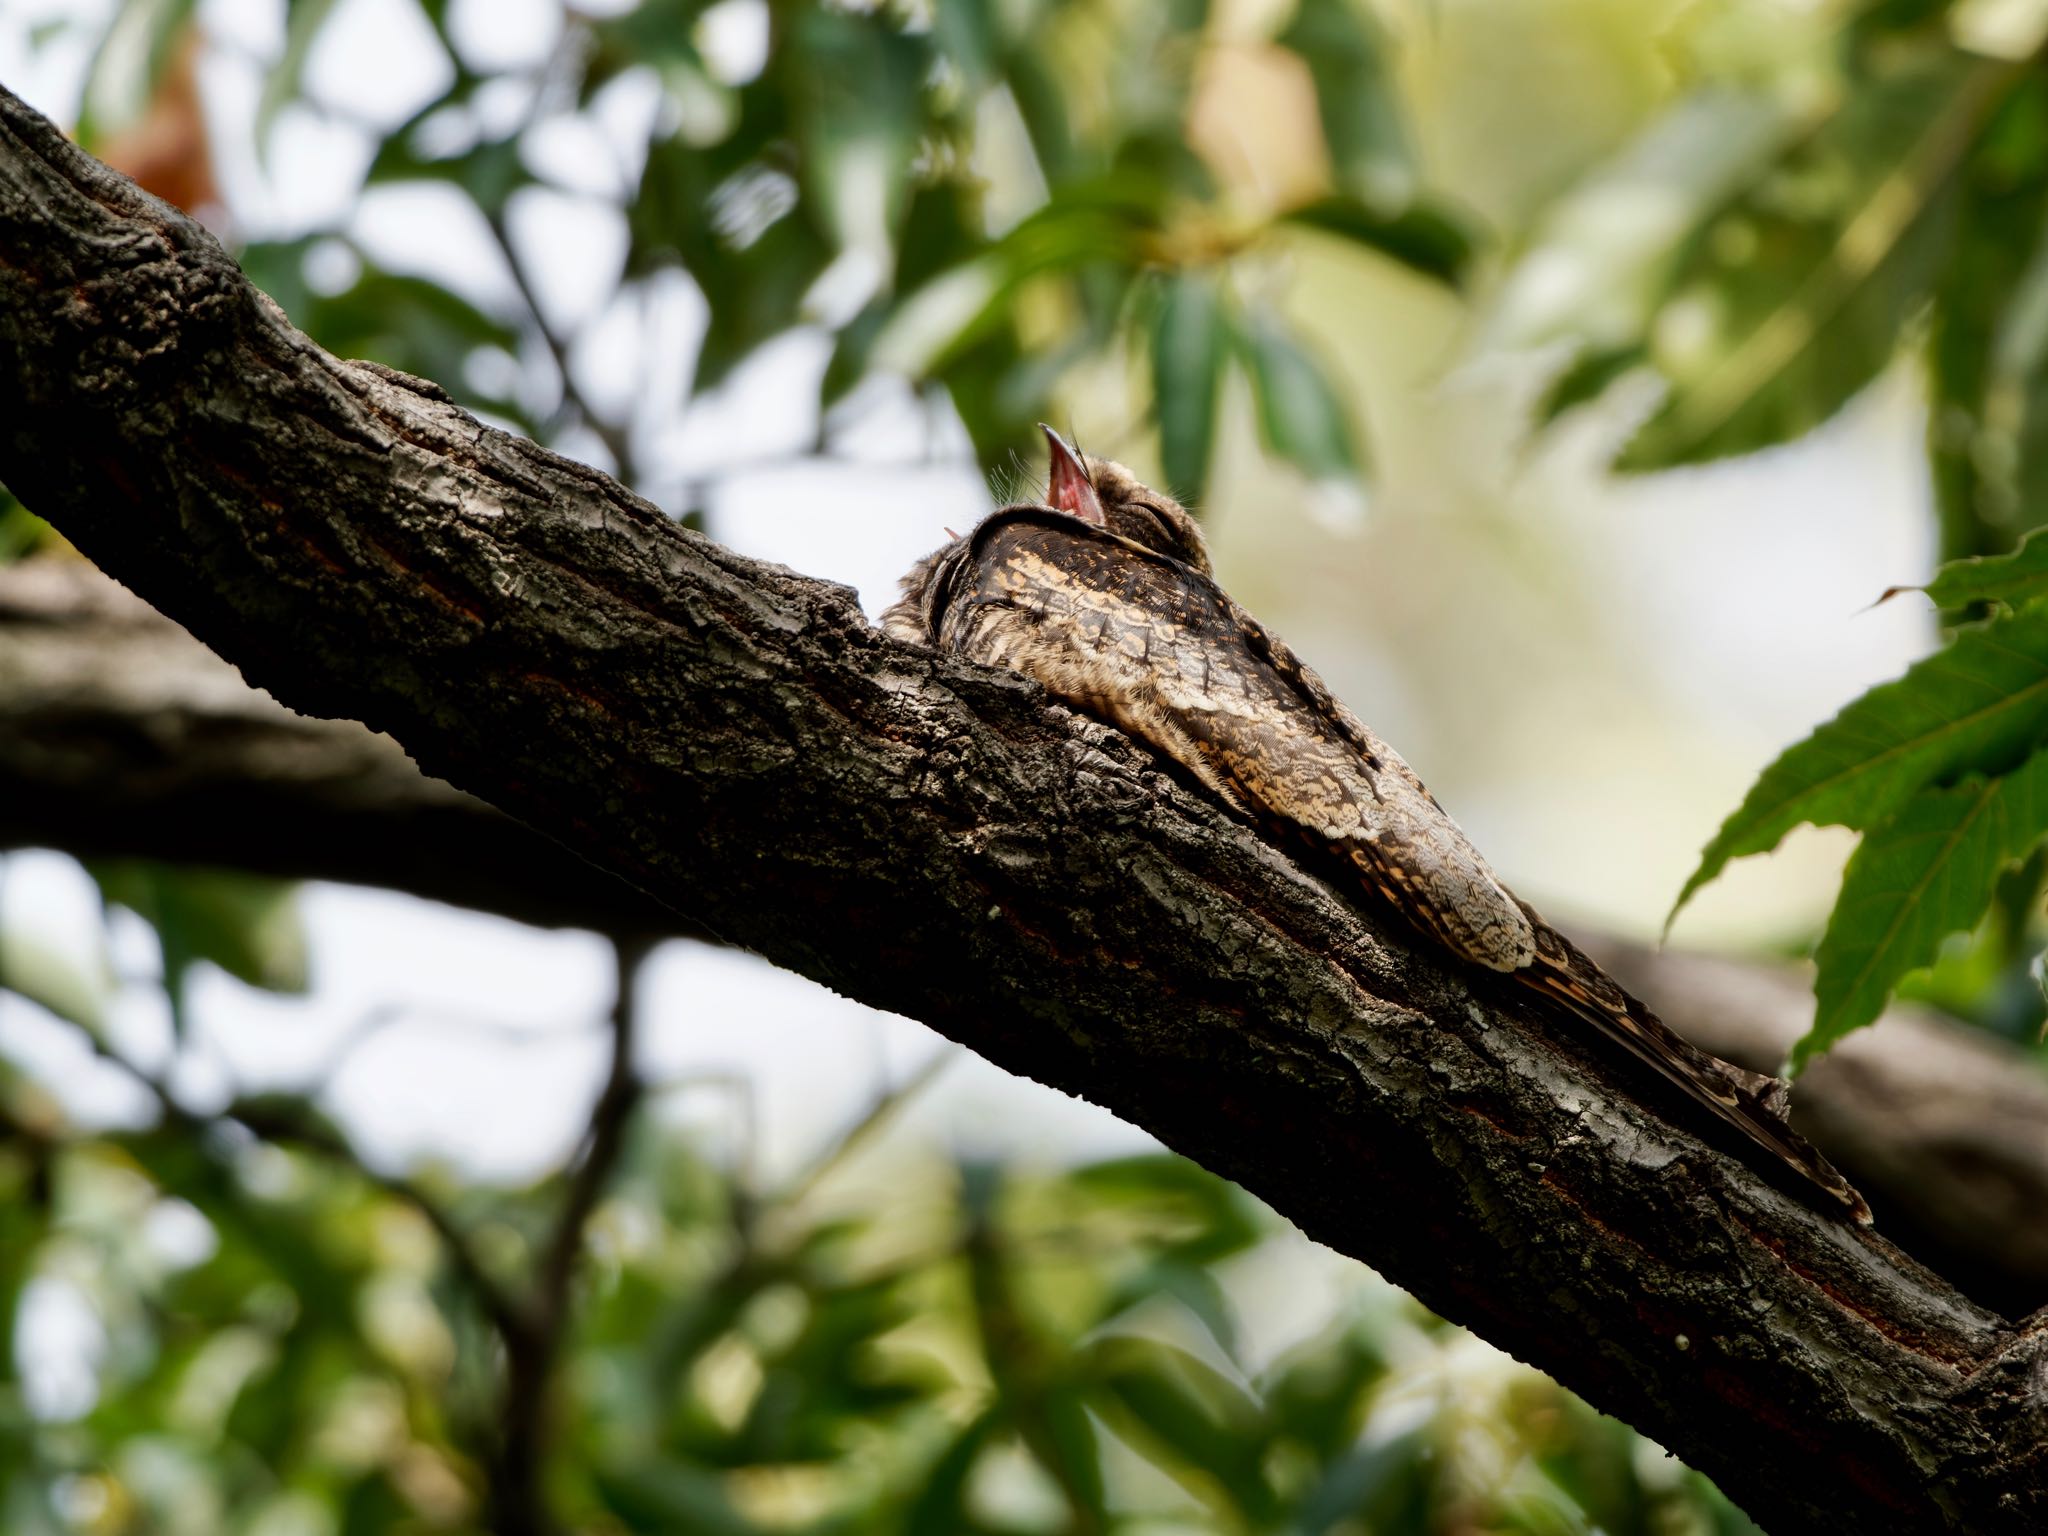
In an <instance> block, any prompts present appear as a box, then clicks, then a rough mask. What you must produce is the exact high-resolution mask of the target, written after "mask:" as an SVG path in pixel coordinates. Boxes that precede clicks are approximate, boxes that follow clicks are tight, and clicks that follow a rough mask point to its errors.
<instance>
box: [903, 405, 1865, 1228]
mask: <svg viewBox="0 0 2048 1536" xmlns="http://www.w3.org/2000/svg"><path fill="white" fill-rule="evenodd" d="M1047 437H1048V439H1049V440H1050V441H1051V442H1052V444H1053V462H1054V469H1053V477H1052V484H1051V488H1050V491H1049V494H1048V501H1049V502H1050V505H1045V506H1013V507H1007V508H1004V509H1003V510H1001V511H998V512H995V513H993V514H991V515H990V516H989V517H988V518H986V519H984V520H983V522H982V523H981V524H980V525H979V526H978V527H977V528H975V530H974V531H973V532H972V533H970V534H968V535H967V536H966V537H964V538H958V539H955V540H953V541H952V542H951V543H949V544H947V545H945V546H944V547H942V548H941V549H939V550H937V551H936V552H934V553H933V554H932V555H930V556H929V557H927V558H926V559H925V560H923V561H921V562H920V563H919V564H918V565H917V566H916V567H915V568H914V569H913V570H912V571H911V572H910V574H909V575H908V576H906V577H905V578H904V582H903V588H904V595H903V598H902V600H901V601H899V602H898V603H897V604H896V605H895V606H894V607H892V608H891V609H890V610H889V611H888V612H887V613H886V614H885V615H884V616H883V625H884V627H885V628H886V629H887V630H888V631H889V632H890V633H891V634H893V635H895V636H896V637H897V638H899V639H904V640H911V641H916V642H921V643H924V644H932V645H938V646H942V647H944V648H946V649H949V650H955V651H958V652H960V653H961V654H962V655H965V656H967V657H970V658H971V659H973V660H976V661H981V662H986V663H989V664H991V665H995V666H1003V667H1009V668H1011V669H1013V670H1015V671H1018V672H1022V673H1024V674H1026V675H1027V676H1030V677H1033V678H1035V679H1037V680H1038V681H1039V682H1040V683H1042V684H1043V685H1044V686H1045V687H1046V688H1047V690H1048V691H1050V692H1051V693H1052V694H1053V695H1054V696H1055V697H1057V698H1060V699H1062V700H1064V701H1066V702H1067V703H1069V704H1072V705H1075V706H1077V707H1078V708H1081V709H1084V710H1086V711H1088V712H1089V713H1090V714H1094V715H1097V716H1099V717H1100V718H1102V719H1105V720H1107V721H1109V722H1111V723H1112V724H1114V725H1116V726H1118V727H1119V728H1121V729H1122V730H1124V731H1125V732H1126V733H1128V734H1130V735H1132V736H1134V737H1136V738H1137V739H1138V740H1140V741H1143V742H1145V743H1147V744H1148V745H1149V746H1151V747H1152V748H1153V749H1154V750H1155V751H1158V752H1160V753H1162V754H1163V755H1165V756H1166V757H1167V758H1169V759H1170V760H1171V761H1173V762H1174V763H1177V764H1178V765H1180V766H1181V767H1182V768H1183V769H1185V770H1186V771H1187V772H1189V773H1190V774H1192V775H1193V776H1194V777H1195V779H1197V780H1198V781H1199V782H1200V783H1201V784H1202V785H1204V786H1205V787H1207V788H1208V789H1209V790H1210V791H1212V792H1213V793H1215V794H1216V795H1217V796H1219V797H1220V798H1221V799H1223V800H1224V801H1225V802H1227V803H1228V804H1230V805H1231V806H1233V807H1235V808H1236V809H1237V810H1239V811H1241V812H1243V813H1244V814H1246V815H1248V816H1250V817H1251V818H1253V819H1254V820H1255V821H1256V822H1258V823H1259V824H1260V825H1261V826H1262V827H1264V828H1266V829H1267V830H1268V831H1271V832H1278V833H1283V834H1289V835H1299V836H1302V837H1305V838H1306V839H1307V840H1308V842H1309V844H1310V845H1311V846H1312V847H1314V848H1315V849H1317V850H1320V851H1323V852H1325V853H1327V854H1331V855H1334V856H1335V857H1336V858H1337V859H1339V860H1341V861H1342V862H1343V863H1344V864H1345V865H1348V866H1349V867H1350V868H1351V869H1352V870H1354V871H1355V872H1356V873H1357V875H1358V877H1359V878H1360V881H1361V883H1362V886H1363V888H1364V890H1365V891H1366V892H1367V893H1369V895H1371V896H1372V897H1376V898H1378V899H1379V900H1381V901H1383V902H1384V903H1386V904H1387V905H1388V906H1390V907H1391V908H1392V909H1393V910H1395V911H1396V912H1398V913H1399V914H1400V915H1401V916H1402V917H1404V918H1406V919H1407V920H1408V921H1409V922H1410V923H1412V924H1413V925H1414V926H1415V927H1416V928H1418V929H1420V930H1421V931H1422V932H1423V933H1425V934H1426V935H1428V936H1429V937H1430V938H1431V939H1433V940H1434V941H1435V942H1436V943H1438V944H1439V945H1440V946H1442V947H1443V948H1444V949H1445V950H1446V951H1448V952H1449V953H1450V954H1451V955H1453V956H1454V957H1456V958H1457V959H1458V960H1460V961H1462V962H1464V963H1466V964H1469V965H1473V966H1477V967H1480V968H1482V969H1484V970H1486V971H1489V972H1493V973H1496V974H1498V975H1501V976H1504V977H1507V978H1509V979H1510V980H1512V981H1515V982H1517V983H1520V984H1522V985H1525V986H1528V987H1530V988H1532V989H1534V990H1535V991H1537V992H1539V993H1541V994H1542V995H1544V996H1545V997H1546V998H1548V999H1549V1000H1550V1001H1551V1003H1552V1004H1553V1005H1554V1006H1555V1007H1557V1008H1559V1009H1561V1010H1563V1011H1564V1012H1565V1013H1566V1014H1568V1015H1569V1016H1570V1017H1573V1018H1575V1019H1579V1020H1583V1021H1585V1022H1587V1023H1590V1024H1592V1025H1594V1026H1595V1027H1596V1028H1597V1029H1598V1030H1599V1031H1600V1032H1601V1033H1602V1034H1603V1035H1604V1036H1606V1037H1607V1038H1609V1039H1611V1040H1613V1041H1615V1042H1617V1043H1618V1044H1620V1045H1621V1046H1622V1047H1623V1048H1624V1049H1626V1050H1627V1051H1628V1052H1629V1053H1630V1054H1631V1055H1632V1056H1633V1057H1635V1058H1636V1059H1637V1060H1638V1061H1640V1062H1642V1063H1643V1064H1645V1065H1647V1066H1648V1067H1650V1068H1652V1069H1653V1070H1654V1071H1656V1072H1657V1073H1658V1074H1660V1075H1661V1076H1662V1077H1663V1078H1665V1079H1666V1080H1668V1081H1669V1082H1671V1083H1672V1084H1674V1085H1676V1086H1677V1087H1678V1088H1680V1089H1681V1090H1683V1091H1684V1092H1685V1093H1686V1094H1687V1095H1688V1096H1689V1097H1691V1098H1692V1099H1693V1100H1695V1101H1697V1102H1698V1103H1700V1104H1702V1105H1704V1106H1705V1107H1706V1108H1707V1109H1708V1110H1709V1111H1711V1112H1712V1113H1713V1114H1714V1115H1715V1116H1716V1117H1718V1118H1719V1119H1720V1120H1721V1121H1722V1122H1723V1123H1725V1124H1727V1125H1729V1126H1731V1127H1733V1128H1734V1129H1736V1130H1739V1131H1740V1132H1741V1133H1742V1134H1743V1135H1745V1136H1747V1137H1748V1138H1750V1139H1751V1140H1752V1141H1754V1142H1756V1143H1758V1144H1760V1145H1761V1146H1763V1147H1765V1148H1767V1149H1769V1150H1770V1151H1771V1152H1772V1153H1773V1154H1774V1155H1775V1156H1776V1157H1778V1158H1779V1159H1781V1160H1782V1161H1783V1162H1784V1163H1786V1164H1788V1165H1789V1166H1791V1167H1792V1168H1794V1169H1797V1170H1798V1171H1799V1172H1800V1173H1801V1174H1802V1175H1804V1176H1805V1177H1806V1178H1807V1179H1809V1180H1811V1181H1812V1182H1813V1183H1814V1184H1815V1185H1817V1186H1818V1187H1819V1188H1821V1189H1823V1190H1825V1191H1826V1192H1827V1193H1828V1194H1829V1195H1830V1196H1832V1197H1833V1198H1834V1199H1835V1200H1836V1201H1838V1202H1839V1203H1840V1204H1842V1205H1843V1206H1844V1207H1846V1208H1847V1209H1848V1210H1849V1211H1850V1212H1851V1213H1852V1214H1853V1215H1855V1217H1856V1218H1857V1219H1858V1220H1861V1221H1868V1220H1869V1211H1868V1208H1867V1207H1866V1206H1865V1205H1864V1204H1863V1201H1862V1199H1861V1197H1860V1196H1858V1195H1857V1194H1856V1192H1855V1191H1854V1190H1853V1189H1852V1188H1850V1186H1849V1185H1848V1183H1847V1182H1846V1181H1845V1180H1844V1179H1843V1178H1842V1176H1841V1175H1840V1174H1839V1173H1837V1172H1836V1171H1835V1170H1834V1169H1833V1168H1832V1167H1830V1166H1829V1165H1828V1164H1827V1162H1826V1161H1825V1160H1824V1159H1822V1158H1821V1157H1820V1155H1819V1154H1818V1153H1817V1152H1815V1151H1814V1150H1813V1148H1812V1147H1810V1146H1808V1145H1807V1143H1806V1142H1805V1141H1803V1140H1802V1139H1800V1138H1799V1137H1798V1136H1797V1135H1795V1134H1794V1133H1793V1132H1792V1131H1791V1130H1790V1129H1789V1128H1788V1127H1787V1126H1786V1125H1785V1123H1784V1120H1783V1118H1782V1099H1783V1094H1784V1085H1783V1084H1782V1083H1780V1082H1778V1081H1777V1080H1776V1079H1774V1078H1767V1077H1761V1076H1758V1075H1757V1074H1754V1073H1750V1072H1745V1071H1743V1070H1742V1069H1740V1068H1738V1067H1734V1066H1731V1065H1729V1064H1728V1063H1726V1062H1722V1061H1719V1060H1717V1059H1716V1058H1714V1057H1712V1056H1709V1055H1707V1054H1706V1053H1705V1052H1703V1051H1700V1050H1698V1049H1696V1048H1695V1047H1693V1046H1692V1045H1689V1044H1688V1043H1686V1042H1685V1041H1684V1040H1682V1039H1680V1038H1679V1037H1678V1036H1677V1035H1675V1034H1673V1033H1672V1032H1671V1031H1670V1029H1669V1028H1667V1027H1666V1026H1665V1025H1664V1024H1663V1023H1662V1022H1661V1021H1660V1020H1659V1019H1658V1018H1657V1017H1656V1016H1655V1015H1654V1014H1653V1013H1651V1012H1650V1010H1649V1009H1648V1008H1646V1007H1644V1006H1643V1005H1642V1004H1641V1003H1640V1002H1637V1001H1636V1000H1635V999H1634V998H1632V997H1630V996H1629V995H1628V994H1627V993H1626V992H1624V991H1623V990H1622V989H1621V988H1620V987H1619V986H1618V985H1616V984H1615V983H1614V982H1613V981H1612V980H1611V979H1610V978H1609V977H1608V976H1607V975H1606V974H1605V973H1604V972H1602V971H1601V970H1600V968H1599V967H1598V966H1596V965H1594V964H1593V962H1592V961H1591V960H1590V959H1588V958H1587V957H1586V956H1585V955H1584V954H1582V953H1581V952H1580V951H1579V950H1578V949H1577V948H1576V947H1575V946H1573V945H1572V943H1571V942H1570V940H1568V939H1566V938H1565V937H1564V936H1563V935H1562V934H1560V933H1558V932H1557V931H1556V930H1555V929H1553V928H1551V927H1550V926H1549V925H1548V924H1547V923H1545V922H1544V921H1543V919H1542V918H1541V917H1539V916H1538V915H1537V914H1536V912H1535V911H1534V909H1532V908H1531V907H1530V906H1529V905H1528V904H1527V903H1526V902H1524V901H1522V900H1520V899H1519V898H1518V897H1516V896H1515V894H1514V893H1513V892H1512V891H1510V890H1509V889H1508V888H1507V887H1506V886H1505V885H1503V884H1502V883H1501V881H1500V880H1499V879H1498V877H1496V876H1495V875H1494V873H1493V871H1492V870H1491V869H1490V868H1488V866H1487V863H1486V861H1485V859H1484V858H1482V857H1481V856H1480V854H1479V851H1478V850H1477V849H1476V848H1474V847H1473V846H1472V844H1471V842H1470V841H1469V840H1468V839H1467V838H1466V836H1465V834H1464V832H1463V831H1462V830H1461V829H1460V828H1459V826H1458V824H1457V823H1456V822H1455V821H1453V820H1452V819H1451V818H1450V816H1449V815H1447V814H1446V813H1445V812H1444V810H1443V808H1442V807H1441V806H1439V805H1438V804H1437V802H1436V800H1435V798H1434V797H1433V796H1432V795H1431V794H1430V793H1429V791H1428V790H1427V789H1426V788H1424V786H1423V784H1422V781H1421V780H1420V779H1418V778H1417V777H1416V776H1415V774H1414V772H1413V770H1411V769H1410V768H1409V767H1408V765H1407V764H1406V763H1404V762H1403V761H1402V760H1401V758H1400V756H1399V755H1398V754H1397V753H1395V752H1394V751H1393V750H1392V749H1391V748H1389V747H1388V746H1387V745H1386V744H1385V743H1384V742H1382V741H1381V740H1380V739H1379V738H1378V737H1377V736H1375V735H1374V734H1373V733H1372V732H1371V731H1370V730H1369V729H1368V728H1367V727H1366V726H1365V725H1364V724H1363V722H1361V721H1360V720H1359V719H1358V717H1357V716H1355V715H1353V714H1352V713H1351V711H1350V710H1348V709H1346V708H1345V707H1344V706H1343V704H1341V703H1339V702H1338V701H1337V699H1335V698H1334V697H1333V696H1332V695H1331V693H1330V691H1329V689H1328V688H1326V687H1325V686H1324V685H1323V682H1322V680H1321V679H1320V678H1318V677H1317V676H1316V675H1315V673H1314V672H1313V671H1311V670H1310V669H1309V668H1308V667H1307V666H1305V665H1304V664H1303V663H1302V662H1301V661H1300V659H1299V658H1297V657H1296V656H1295V654H1294V653H1293V652H1292V651H1291V650H1289V649H1288V648H1287V646H1286V645H1285V644H1284V643H1283V642H1282V641H1280V640H1279V639H1278V638H1276V637H1275V636H1273V635H1272V634H1270V633H1268V632H1267V630H1266V629H1265V628H1264V626H1262V625H1261V624H1260V623H1259V622H1258V620H1256V619H1254V618H1253V617H1252V616H1251V615H1250V614H1248V613H1246V612H1245V611H1244V610H1243V609H1242V608H1240V607H1239V606H1238V605H1237V604H1236V603H1235V602H1234V601H1232V600H1231V598H1230V596H1229V594H1228V593H1226V592H1224V590H1223V589H1222V588H1221V587H1219V586H1218V585H1217V584H1216V583H1215V581H1214V580H1213V579H1212V578H1211V577H1210V575H1209V561H1208V554H1207V551H1206V549H1205V547H1204V545H1203V543H1202V536H1201V533H1200V530H1199V529H1198V528H1197V527H1196V525H1195V522H1194V520H1193V519H1192V518H1190V517H1189V516H1188V514H1187V513H1186V511H1185V510H1184V509H1182V508H1181V507H1180V505H1179V504H1178V503H1177V502H1174V501H1173V500H1172V499H1171V498H1169V497H1165V496H1162V495H1160V494H1159V493H1158V492H1156V491H1153V490H1151V489H1149V488H1148V487H1146V486H1145V485H1143V484H1142V483H1141V482H1140V481H1138V480H1137V479H1136V478H1135V477H1134V476H1132V475H1131V474H1130V473H1129V471H1127V470H1125V469H1124V468H1123V467H1122V466H1120V465H1117V464H1112V463H1109V462H1107V461H1104V460H1083V459H1081V458H1080V457H1079V456H1078V455H1075V454H1074V453H1072V451H1071V450H1069V449H1067V447H1066V445H1065V444H1064V443H1062V442H1061V441H1060V440H1059V438H1058V436H1057V434H1054V433H1053V432H1052V431H1051V430H1050V429H1049V428H1048V429H1047Z"/></svg>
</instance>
